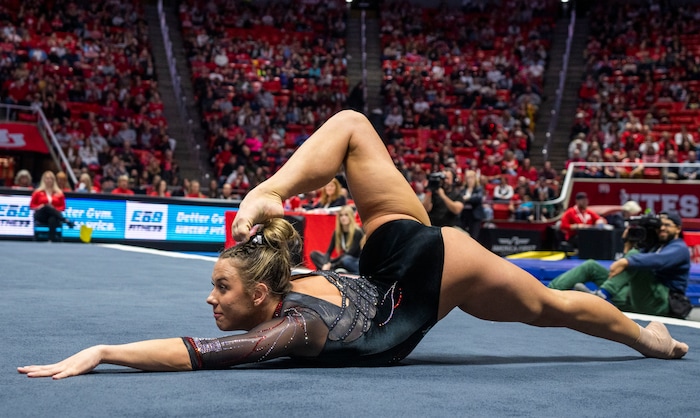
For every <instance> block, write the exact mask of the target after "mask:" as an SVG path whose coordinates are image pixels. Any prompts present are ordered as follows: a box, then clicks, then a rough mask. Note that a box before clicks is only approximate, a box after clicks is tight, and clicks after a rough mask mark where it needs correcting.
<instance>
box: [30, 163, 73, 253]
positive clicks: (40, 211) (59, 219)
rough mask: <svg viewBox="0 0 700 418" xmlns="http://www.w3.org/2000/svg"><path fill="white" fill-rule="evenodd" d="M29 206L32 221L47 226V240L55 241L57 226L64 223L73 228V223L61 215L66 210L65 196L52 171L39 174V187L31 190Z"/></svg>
mask: <svg viewBox="0 0 700 418" xmlns="http://www.w3.org/2000/svg"><path fill="white" fill-rule="evenodd" d="M29 208H30V209H31V210H33V211H34V223H35V224H37V225H47V226H48V227H49V241H55V240H56V239H58V238H59V237H58V236H57V235H56V230H57V229H58V227H59V226H60V225H61V224H63V223H65V224H68V226H69V227H71V228H73V227H74V226H75V224H74V223H73V222H72V221H70V220H68V219H66V218H65V217H64V216H63V211H64V210H66V198H65V195H64V194H63V191H62V190H61V189H60V188H59V187H58V185H57V184H56V176H55V175H54V173H53V172H52V171H45V172H44V174H42V175H41V181H40V182H39V187H37V188H36V190H34V191H33V192H32V198H31V201H30V203H29Z"/></svg>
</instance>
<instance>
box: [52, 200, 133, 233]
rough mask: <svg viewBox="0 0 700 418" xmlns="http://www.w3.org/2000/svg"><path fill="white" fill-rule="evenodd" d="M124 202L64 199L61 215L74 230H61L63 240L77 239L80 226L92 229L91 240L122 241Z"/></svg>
mask: <svg viewBox="0 0 700 418" xmlns="http://www.w3.org/2000/svg"><path fill="white" fill-rule="evenodd" d="M125 207H126V202H124V201H119V200H97V199H74V198H66V210H65V211H64V212H63V215H64V216H65V217H66V218H68V219H70V220H71V221H73V222H75V225H76V226H75V228H66V227H64V228H63V237H64V238H79V236H80V226H81V225H86V226H88V227H90V228H92V238H93V239H118V240H121V239H124V215H125Z"/></svg>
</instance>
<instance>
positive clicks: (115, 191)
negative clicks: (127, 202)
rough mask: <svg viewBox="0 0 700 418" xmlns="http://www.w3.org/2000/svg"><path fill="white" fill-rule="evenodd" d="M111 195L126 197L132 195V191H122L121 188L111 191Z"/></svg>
mask: <svg viewBox="0 0 700 418" xmlns="http://www.w3.org/2000/svg"><path fill="white" fill-rule="evenodd" d="M112 194H128V195H133V194H134V191H133V190H131V189H122V188H121V187H117V188H116V189H114V190H112Z"/></svg>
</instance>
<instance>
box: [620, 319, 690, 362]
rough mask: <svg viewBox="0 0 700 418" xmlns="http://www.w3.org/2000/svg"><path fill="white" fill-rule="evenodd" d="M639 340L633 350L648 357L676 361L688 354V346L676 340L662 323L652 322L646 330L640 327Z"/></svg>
mask: <svg viewBox="0 0 700 418" xmlns="http://www.w3.org/2000/svg"><path fill="white" fill-rule="evenodd" d="M639 330H640V334H639V339H637V341H636V342H635V343H634V344H633V345H632V348H634V349H635V350H637V351H639V352H640V353H642V354H644V355H645V356H646V357H654V358H660V359H676V358H681V357H683V356H684V355H685V354H686V353H687V352H688V344H686V343H682V342H679V341H676V340H674V339H673V338H672V337H671V334H670V333H669V332H668V329H666V326H665V325H664V324H662V323H661V322H656V321H653V322H650V323H649V325H647V326H646V328H642V327H641V326H640V327H639Z"/></svg>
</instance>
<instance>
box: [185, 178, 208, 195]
mask: <svg viewBox="0 0 700 418" xmlns="http://www.w3.org/2000/svg"><path fill="white" fill-rule="evenodd" d="M185 197H187V198H190V199H204V198H206V197H207V196H206V195H205V194H204V193H202V192H201V185H200V183H199V180H190V189H189V191H188V192H187V194H185Z"/></svg>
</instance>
